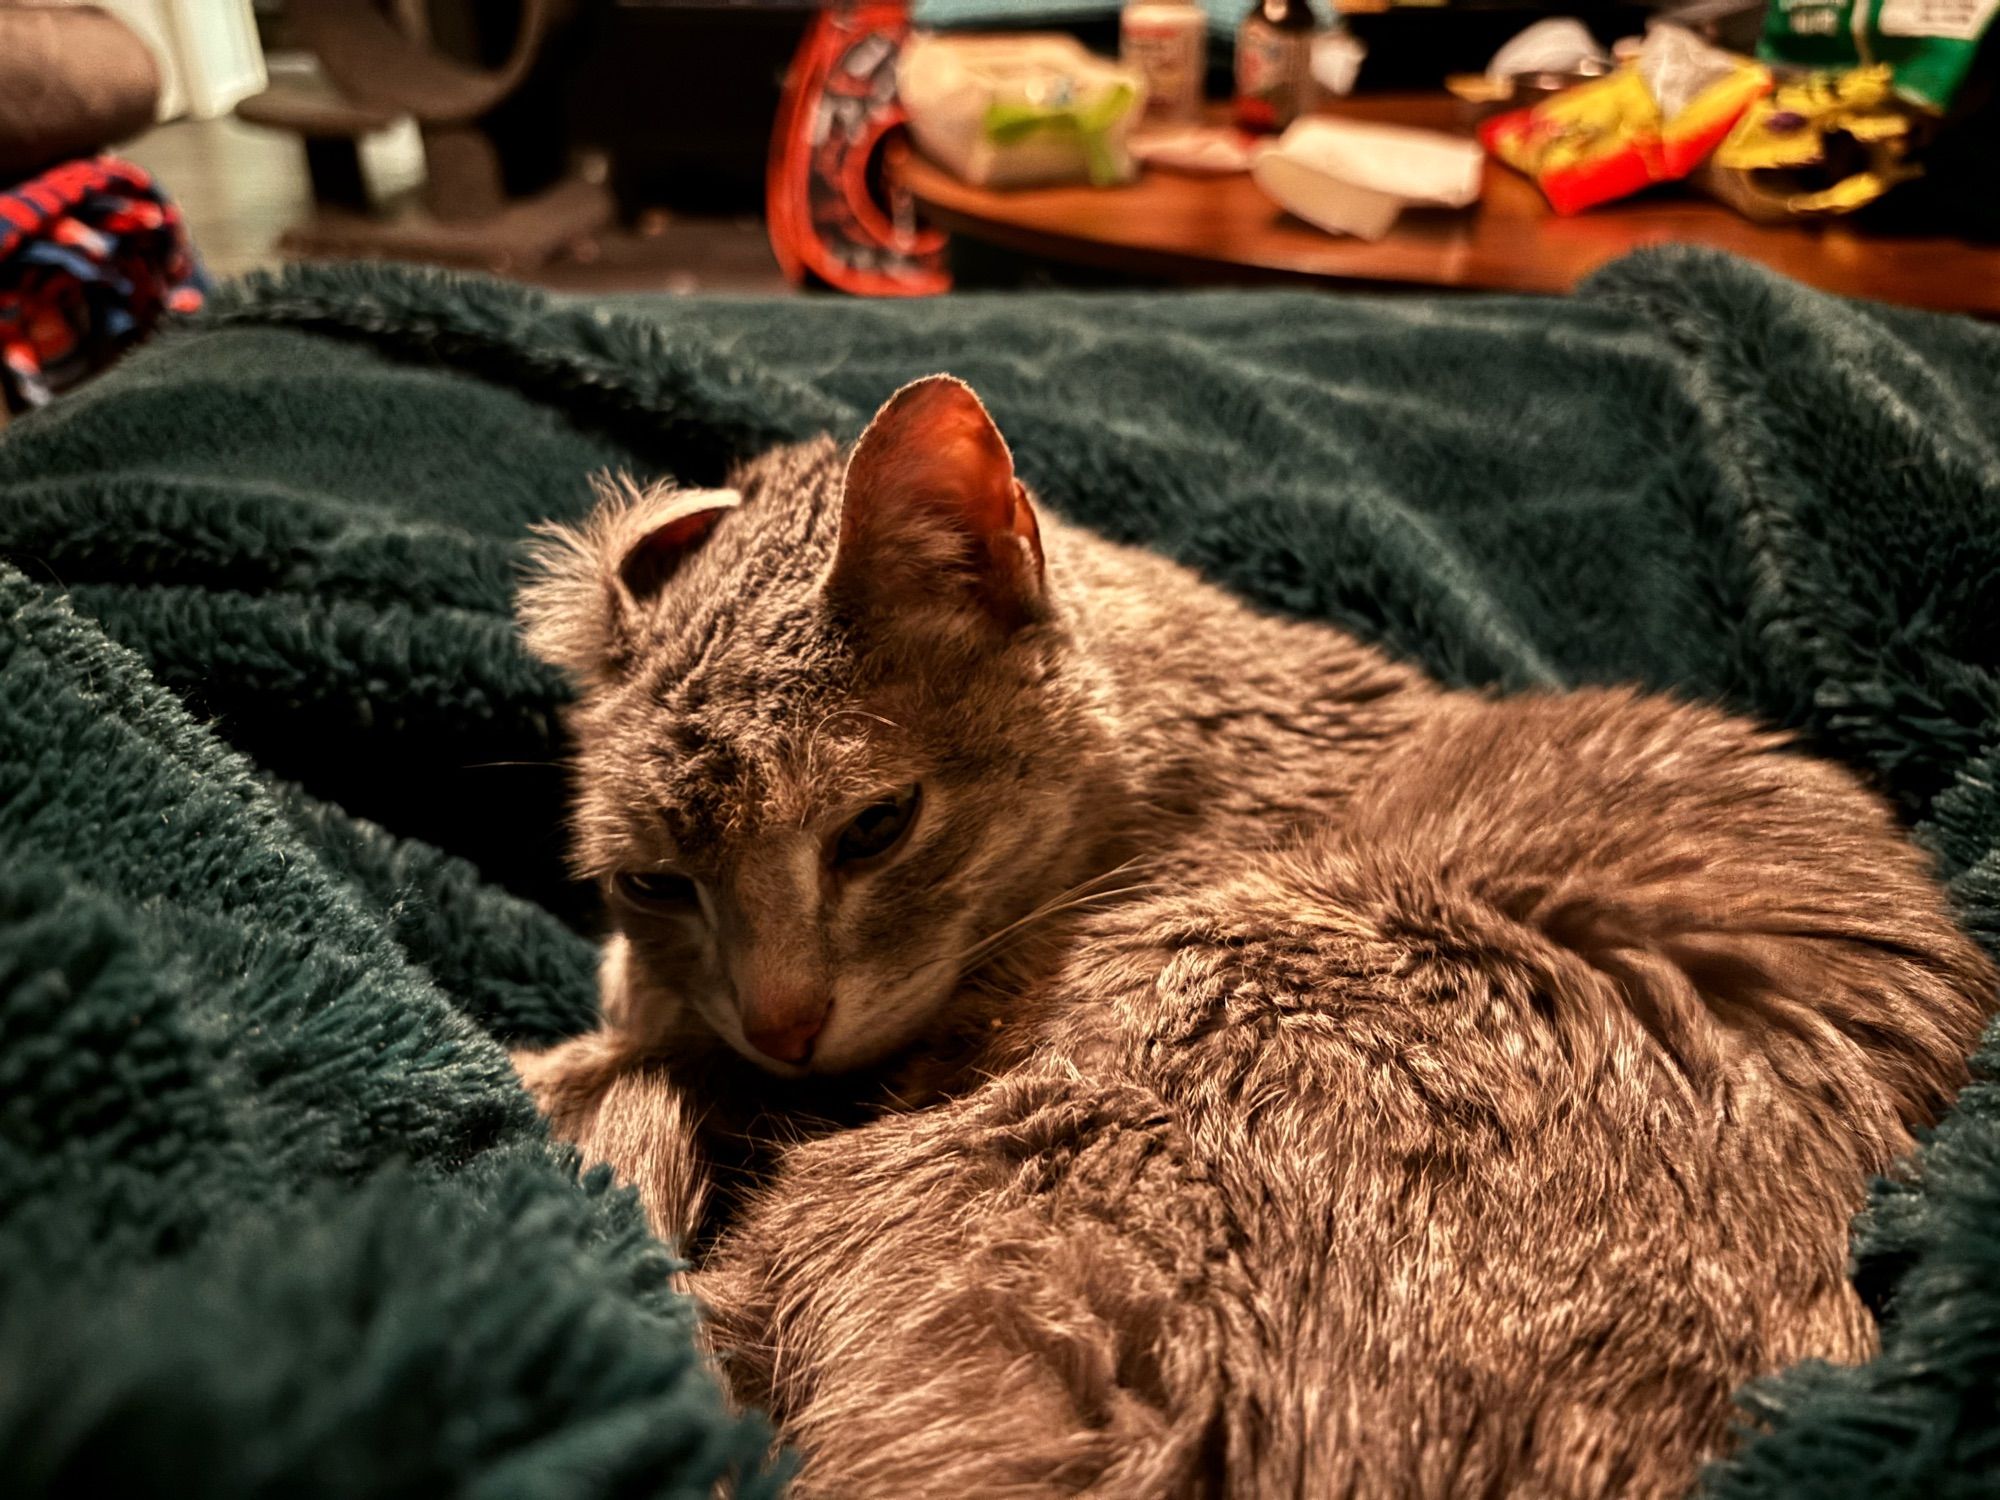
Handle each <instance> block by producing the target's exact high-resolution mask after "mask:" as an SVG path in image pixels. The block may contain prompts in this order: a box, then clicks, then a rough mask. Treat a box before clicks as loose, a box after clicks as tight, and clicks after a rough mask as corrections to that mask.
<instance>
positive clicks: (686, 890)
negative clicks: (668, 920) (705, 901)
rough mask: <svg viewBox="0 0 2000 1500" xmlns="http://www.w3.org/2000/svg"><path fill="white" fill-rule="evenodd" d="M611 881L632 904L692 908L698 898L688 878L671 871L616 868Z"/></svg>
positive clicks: (696, 903)
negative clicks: (616, 871)
mask: <svg viewBox="0 0 2000 1500" xmlns="http://www.w3.org/2000/svg"><path fill="white" fill-rule="evenodd" d="M612 884H613V885H614V886H616V887H617V890H618V894H619V895H621V896H623V897H624V898H625V899H626V900H627V901H629V902H631V903H632V904H633V905H634V906H655V907H693V906H696V905H698V904H699V902H700V899H701V898H700V897H699V896H697V895H696V894H695V888H694V882H693V881H692V880H690V879H688V878H687V876H685V875H676V874H674V873H673V872H672V871H671V870H620V871H619V872H618V874H617V875H616V876H615V877H613V880H612Z"/></svg>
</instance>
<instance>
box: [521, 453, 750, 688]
mask: <svg viewBox="0 0 2000 1500" xmlns="http://www.w3.org/2000/svg"><path fill="white" fill-rule="evenodd" d="M591 488H592V489H594V490H595V491H596V492H597V508H596V509H595V510H593V511H592V512H591V513H590V515H589V516H588V517H587V518H586V519H585V520H583V521H582V522H580V523H579V524H577V525H574V526H563V525H556V524H549V525H545V526H539V527H537V528H536V531H537V532H538V533H539V536H540V540H539V542H538V543H537V545H536V547H535V549H534V552H533V553H532V554H531V556H530V565H531V568H532V573H531V575H530V577H529V579H528V581H527V583H526V584H525V585H524V586H523V587H522V589H521V592H520V594H519V596H518V598H517V599H516V601H515V609H516V613H517V615H518V617H519V619H520V622H521V637H522V639H523V640H524V641H525V642H526V644H527V647H528V650H529V651H531V652H532V653H533V654H534V655H536V656H538V657H540V658H541V659H542V660H543V661H545V662H548V663H549V664H550V665H552V666H557V667H561V668H562V669H563V670H564V671H565V672H567V673H568V674H569V675H570V676H571V677H572V678H573V679H575V681H576V682H577V684H578V685H579V686H581V687H591V686H595V685H598V684H600V683H604V682H609V681H612V680H615V679H616V678H617V677H619V676H620V675H622V674H623V673H624V671H625V670H626V668H627V666H628V665H629V663H630V660H631V658H632V656H633V654H634V652H635V651H636V649H637V647H638V646H639V644H640V641H641V638H642V634H643V629H644V625H645V622H646V620H647V619H648V618H649V616H650V615H651V613H652V611H653V610H654V609H655V608H656V607H657V605H658V603H659V600H660V597H661V594H662V592H663V591H664V590H665V589H666V586H667V584H668V582H669V580H671V579H672V578H673V576H674V575H675V574H676V573H677V572H678V571H679V570H680V568H681V566H682V565H683V564H684V563H685V562H687V561H688V559H689V558H690V557H691V556H692V555H693V554H694V553H695V551H696V550H697V549H698V548H699V547H700V546H701V544H702V542H703V541H704V540H705V539H706V538H707V536H708V534H709V533H710V532H711V531H713V530H714V529H715V525H716V523H717V522H718V521H720V520H721V519H722V518H723V517H724V516H725V515H727V514H728V513H729V512H730V511H731V510H733V509H735V508H736V507H737V506H738V505H740V504H742V501H743V497H742V496H741V495H739V494H738V493H737V492H736V491H735V490H684V489H679V488H676V487H675V486H674V485H672V484H669V483H660V484H653V485H646V486H641V485H639V484H638V483H636V482H635V481H633V480H632V479H631V478H630V477H629V476H627V475H624V474H598V475H593V476H592V478H591Z"/></svg>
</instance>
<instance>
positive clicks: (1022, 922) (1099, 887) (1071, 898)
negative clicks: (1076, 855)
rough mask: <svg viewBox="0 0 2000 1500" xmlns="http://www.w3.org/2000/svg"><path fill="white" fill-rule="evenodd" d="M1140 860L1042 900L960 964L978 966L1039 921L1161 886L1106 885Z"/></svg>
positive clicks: (1148, 883)
mask: <svg viewBox="0 0 2000 1500" xmlns="http://www.w3.org/2000/svg"><path fill="white" fill-rule="evenodd" d="M1141 863H1142V859H1141V858H1140V857H1136V856H1135V857H1134V858H1132V859H1128V860H1126V861H1125V862H1124V863H1123V864H1121V865H1114V866H1113V867H1112V868H1111V869H1109V870H1106V871H1105V872H1104V873H1103V874H1101V875H1096V876H1093V877H1091V878H1090V879H1089V880H1086V881H1082V882H1080V883H1079V884H1077V885H1074V886H1071V887H1070V888H1069V889H1068V890H1066V891H1063V892H1062V893H1060V894H1059V895H1056V896H1054V897H1052V898H1050V899H1049V900H1047V901H1045V902H1043V903H1042V904H1041V905H1040V906H1037V907H1035V908H1034V909H1033V910H1032V911H1030V912H1028V913H1027V914H1026V915H1024V916H1021V917H1017V918H1016V919H1015V920H1014V921H1012V922H1009V923H1008V924H1007V925H1006V926H1005V927H1002V928H1001V929H999V931H997V932H992V933H989V934H987V935H986V936H985V937H983V938H981V939H980V940H979V941H978V942H976V943H974V944H973V945H972V946H971V947H970V948H968V949H966V950H965V952H964V953H963V954H962V955H960V958H959V963H960V965H961V967H962V968H964V969H966V970H971V969H973V968H975V967H976V966H978V965H979V964H981V963H983V962H985V961H986V960H987V959H989V958H991V957H993V956H994V955H995V954H996V953H998V952H1000V951H1001V949H1002V948H1003V946H1004V945H1005V944H1006V943H1007V940H1008V939H1010V938H1012V939H1015V940H1017V941H1018V940H1019V939H1020V938H1021V937H1023V936H1025V934H1026V932H1027V930H1028V929H1029V928H1031V927H1033V926H1034V925H1035V924H1037V923H1040V922H1045V921H1047V920H1049V919H1050V918H1052V917H1056V916H1060V915H1062V914H1064V913H1065V912H1071V911H1078V910H1081V909H1083V908H1085V907H1089V906H1094V905H1098V904H1101V903H1104V902H1108V901H1113V900H1116V899H1117V898H1119V897H1121V896H1131V895H1137V894H1141V893H1144V892H1147V891H1152V890H1156V889H1158V883H1157V882H1153V881H1139V882H1137V883H1135V884H1132V885H1123V886H1114V887H1111V888H1109V889H1105V888H1104V882H1105V881H1107V880H1113V879H1116V878H1117V877H1119V876H1120V875H1123V874H1127V873H1130V872H1131V871H1132V870H1133V869H1134V867H1135V866H1138V865H1140V864H1141Z"/></svg>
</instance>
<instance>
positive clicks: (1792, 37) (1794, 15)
mask: <svg viewBox="0 0 2000 1500" xmlns="http://www.w3.org/2000/svg"><path fill="white" fill-rule="evenodd" d="M1996 7H2000V0H1770V5H1769V7H1768V8H1767V9H1766V10H1765V12H1764V35H1763V39H1762V40H1761V41H1760V42H1759V43H1758V44H1757V55H1758V56H1759V57H1761V58H1763V59H1764V61H1766V62H1771V63H1777V64H1779V65H1781V66H1787V65H1788V66H1791V67H1798V68H1829V69H1831V68H1860V67H1867V66H1868V65H1869V64H1871V63H1887V64H1888V65H1889V67H1890V68H1891V69H1892V70H1893V71H1894V73H1895V76H1896V92H1897V93H1898V94H1900V95H1901V96H1902V97H1903V98H1905V99H1907V100H1909V101H1910V102H1911V103H1913V104H1921V105H1923V106H1924V107H1925V108H1927V109H1933V110H1936V111H1938V112H1939V113H1940V114H1942V113H1943V112H1944V111H1945V110H1947V109H1949V108H1950V107H1951V101H1952V99H1953V98H1954V97H1955V96H1956V95H1957V93H1958V90H1959V85H1961V84H1962V83H1964V82H1965V75H1966V74H1967V72H1969V71H1970V70H1971V68H1972V58H1973V54H1974V53H1976V52H1977V51H1978V50H1979V39H1980V38H1981V37H1982V36H1984V35H1985V34H1986V26H1987V23H1988V22H1990V21H1991V20H1992V19H1993V12H1994V10H1995V9H1996Z"/></svg>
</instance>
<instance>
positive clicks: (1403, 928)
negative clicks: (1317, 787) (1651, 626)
mask: <svg viewBox="0 0 2000 1500" xmlns="http://www.w3.org/2000/svg"><path fill="white" fill-rule="evenodd" d="M1319 853H1320V855H1321V856H1322V857H1321V858H1315V859H1310V860H1308V861H1307V864H1308V865H1310V866H1312V867H1314V869H1315V871H1316V878H1318V879H1320V880H1322V881H1330V882H1332V883H1333V884H1334V885H1335V886H1337V887H1338V889H1336V890H1332V891H1329V892H1328V895H1329V897H1330V899H1331V900H1332V901H1333V902H1334V903H1335V904H1337V905H1339V906H1341V907H1344V908H1346V909H1349V910H1353V909H1354V908H1355V907H1357V906H1359V907H1361V908H1363V909H1365V910H1368V911H1369V912H1370V913H1371V915H1372V916H1373V919H1374V921H1375V922H1376V923H1378V924H1379V925H1380V928H1381V930H1382V931H1383V933H1384V935H1391V934H1393V935H1394V937H1395V938H1397V939H1398V940H1399V946H1403V947H1405V950H1406V951H1408V952H1410V953H1412V954H1413V955H1415V957H1414V958H1413V960H1412V961H1413V962H1414V963H1416V964H1417V965H1419V966H1423V965H1426V964H1431V963H1435V964H1440V965H1446V966H1451V965H1464V964H1467V963H1475V964H1484V965H1496V966H1502V967H1506V968H1508V969H1511V970H1513V971H1515V972H1518V973H1521V974H1524V975H1526V976H1528V982H1530V983H1532V984H1534V985H1535V986H1536V987H1537V990H1538V1003H1539V1004H1540V1005H1542V1006H1543V1007H1544V1009H1545V1010H1546V1013H1547V1019H1548V1021H1549V1023H1550V1024H1551V1025H1554V1026H1557V1027H1558V1028H1560V1029H1561V1030H1562V1032H1563V1034H1564V1035H1565V1037H1566V1039H1568V1041H1569V1042H1570V1043H1571V1044H1573V1045H1574V1046H1575V1048H1576V1049H1578V1054H1579V1060H1580V1061H1581V1060H1582V1059H1583V1057H1584V1055H1585V1054H1587V1053H1589V1052H1590V1051H1591V1049H1593V1048H1603V1047H1616V1046H1624V1045H1631V1044H1633V1043H1634V1042H1635V1041H1636V1043H1637V1044H1638V1045H1640V1046H1642V1047H1648V1048H1650V1049H1651V1050H1652V1051H1653V1052H1654V1054H1655V1056H1656V1057H1657V1059H1658V1060H1659V1061H1660V1062H1661V1063H1663V1064H1664V1065H1665V1066H1666V1067H1667V1068H1668V1069H1670V1070H1671V1071H1672V1073H1673V1074H1675V1075H1678V1078H1679V1080H1680V1082H1681V1084H1682V1085H1684V1087H1685V1089H1686V1090H1688V1091H1690V1092H1691V1093H1692V1094H1693V1095H1694V1096H1695V1098H1697V1099H1699V1100H1700V1101H1702V1103H1703V1106H1704V1107H1710V1106H1713V1107H1719V1108H1723V1109H1725V1110H1726V1109H1728V1108H1729V1107H1730V1106H1731V1102H1732V1098H1733V1097H1734V1096H1736V1095H1740V1094H1741V1092H1742V1091H1743V1090H1745V1089H1762V1088H1778V1089H1782V1090H1784V1091H1785V1092H1786V1093H1787V1094H1788V1095H1789V1096H1790V1097H1791V1098H1792V1099H1793V1100H1794V1102H1795V1104H1796V1105H1797V1107H1798V1108H1799V1109H1801V1110H1803V1111H1806V1112H1808V1113H1814V1114H1824V1115H1825V1117H1826V1124H1827V1127H1828V1134H1829V1136H1830V1137H1837V1138H1839V1139H1841V1140H1843V1141H1848V1142H1851V1144H1852V1146H1853V1147H1854V1149H1855V1150H1856V1151H1858V1153H1859V1154H1860V1156H1861V1157H1862V1158H1863V1159H1862V1160H1861V1161H1859V1162H1857V1163H1856V1165H1857V1166H1861V1167H1862V1168H1863V1169H1864V1170H1877V1169H1879V1167H1880V1166H1881V1165H1882V1163H1883V1161H1884V1160H1885V1159H1886V1158H1887V1157H1888V1156H1889V1155H1892V1154H1893V1153H1894V1152H1895V1151H1897V1150H1900V1149H1901V1148H1902V1147H1903V1146H1904V1145H1905V1144H1907V1140H1908V1136H1907V1131H1908V1130H1909V1129H1911V1128H1914V1127H1916V1126H1919V1125H1921V1124H1924V1123H1927V1122H1928V1121H1930V1120H1931V1119H1933V1118H1934V1117H1935V1116H1936V1115H1937V1114H1938V1113H1939V1112H1940V1111H1941V1109H1942V1108H1943V1107H1944V1105H1945V1104H1946V1103H1947V1102H1948V1101H1949V1099H1950V1097H1951V1096H1952V1094H1953V1093H1954V1092H1955V1091H1956V1090H1957V1088H1958V1087H1959V1085H1960V1084H1961V1083H1962V1082H1963V1081H1964V1079H1965V1076H1966V1072H1965V1061H1964V1059H1965V1057H1966V1054H1967V1052H1968V1051H1969V1050H1970V1049H1971V1047H1972V1046H1973V1044H1974V1042H1975V1041H1976V1039H1977V1036H1978V1033H1979V1030H1980V1027H1981V1025H1982V1023H1983V1021H1984V1019H1985V1017H1986V1016H1987V1015H1988V1014H1989V1013H1990V1012H1991V1010H1992V1008H1993V1004H1994V999H1995V974H1994V970H1993V968H1992V966H1991V965H1990V964H1989V963H1988V961H1987V960H1986V958H1985V957H1984V955H1983V954H1982V953H1981V952H1980V951H1979V949H1978V948H1977V947H1975V946H1974V945H1973V943H1972V942H1971V941H1970V940H1969V939H1967V938H1966V937H1965V936H1964V934H1963V933H1962V932H1960V930H1959V929H1958V927H1957V925H1956V924H1955V923H1954V921H1953V920H1952V917H1951V914H1950V911H1949V909H1948V907H1947V904H1946V901H1945V897H1944V894H1943V892H1942V890H1941V889H1940V888H1939V886H1938V884H1937V882H1936V881H1935V879H1934V878H1933V875H1932V872H1931V868H1930V862H1929V860H1928V858H1927V857H1926V856H1925V855H1924V854H1923V853H1922V852H1921V851H1920V850H1918V849H1917V848H1916V846H1915V845H1914V844H1912V843H1911V842H1910V840H1909V839H1908V838H1907V836H1906V835H1905V834H1904V833H1903V832H1902V830H1901V829H1900V828H1899V827H1898V826H1897V824H1896V822H1895V820H1894V818H1893V816H1892V815H1891V813H1890V810H1889V808H1888V807H1887V805H1886V804H1885V803H1884V802H1883V801H1882V799H1881V798H1879V797H1877V796H1875V795H1874V794H1873V793H1871V792H1869V791H1868V790H1866V789H1865V788H1864V787H1863V786H1862V785H1861V784H1860V782H1859V781H1858V780H1857V779H1856V778H1855V777H1854V776H1853V775H1852V774H1850V773H1849V772H1847V771H1845V770H1844V769H1842V768H1840V767H1837V766H1834V765H1832V764H1830V763H1827V762H1825V761H1821V760H1818V759H1815V758H1812V757H1810V756H1807V755H1805V754H1803V753H1800V752H1799V751H1797V750H1795V749H1794V748H1792V747H1791V746H1789V745H1788V744H1787V743H1786V741H1785V739H1784V737H1782V736H1779V735H1776V734H1772V733H1769V732H1767V731H1763V730H1759V729H1757V728H1755V727H1754V726H1752V725H1749V724H1747V723H1745V722H1743V721H1741V720H1738V719H1734V718H1731V717H1729V716H1727V715H1725V714H1722V713H1720V712H1717V711H1714V710H1711V709H1704V708H1695V707H1690V706H1687V705H1683V704H1679V703H1676V702H1672V701H1670V700H1666V699H1662V698H1653V697H1641V696H1639V695H1637V694H1634V693H1631V692H1626V691H1622V690H1596V691H1587V692H1582V693H1571V694H1564V695H1561V696H1550V697H1545V698H1536V697H1528V698H1515V699H1511V700H1508V701H1506V702H1504V703H1495V702H1485V701H1480V700H1474V699H1462V700H1459V701H1457V702H1454V703H1451V704H1449V705H1448V706H1445V707H1443V708H1442V709H1441V711H1440V713H1439V716H1438V718H1437V719H1436V721H1435V722H1434V724H1433V726H1432V730H1431V732H1430V733H1427V734H1425V735H1424V736H1422V738H1421V740H1420V741H1419V742H1417V743H1415V744H1413V745H1412V746H1411V747H1409V748H1408V749H1406V750H1404V751H1402V752H1399V754H1398V755H1397V756H1396V757H1395V758H1394V759H1393V760H1392V761H1391V762H1390V763H1388V764H1387V765H1385V767H1384V769H1383V771H1382V773H1381V774H1380V776H1379V777H1377V778H1376V779H1375V780H1374V782H1373V783H1372V785H1369V786H1364V787H1363V788H1361V789H1360V790H1359V791H1358V792H1357V795H1356V797H1355V799H1354V810H1353V814H1352V817H1351V818H1350V819H1347V820H1344V821H1343V823H1342V825H1341V827H1340V829H1339V831H1338V834H1337V836H1335V837H1334V838H1333V839H1332V841H1331V843H1330V845H1329V846H1328V847H1325V848H1323V849H1322V850H1321V851H1319ZM1635 1028H1636V1031H1635Z"/></svg>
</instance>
